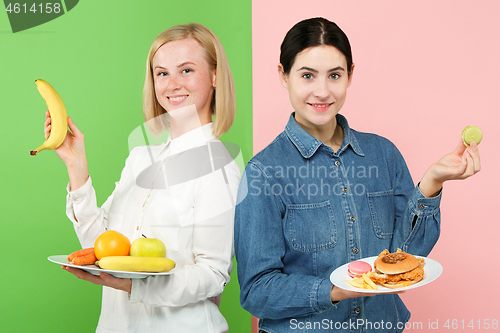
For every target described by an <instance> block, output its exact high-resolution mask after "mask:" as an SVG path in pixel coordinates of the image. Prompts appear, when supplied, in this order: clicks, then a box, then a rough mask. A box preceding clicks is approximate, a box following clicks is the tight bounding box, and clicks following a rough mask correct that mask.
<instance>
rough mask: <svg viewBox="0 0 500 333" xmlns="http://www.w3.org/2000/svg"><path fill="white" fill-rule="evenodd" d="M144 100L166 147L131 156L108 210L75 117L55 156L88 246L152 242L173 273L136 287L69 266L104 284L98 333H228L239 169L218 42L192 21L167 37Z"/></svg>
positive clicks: (159, 45)
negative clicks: (228, 138)
mask: <svg viewBox="0 0 500 333" xmlns="http://www.w3.org/2000/svg"><path fill="white" fill-rule="evenodd" d="M143 99H144V107H143V112H144V118H145V120H146V123H147V125H148V127H149V129H150V130H151V132H153V133H154V134H155V135H156V136H157V137H159V136H160V134H161V132H162V131H165V130H167V131H168V132H169V134H168V139H167V140H166V142H164V143H162V144H160V145H156V146H140V147H136V148H134V149H133V150H132V151H131V153H130V155H129V157H128V158H127V161H126V162H125V167H124V169H123V171H122V174H121V178H120V180H119V182H117V183H116V187H115V190H114V191H113V193H112V194H111V196H110V197H109V198H108V199H107V201H106V202H105V203H104V204H103V205H102V207H97V205H96V196H95V192H94V189H93V187H92V180H91V177H90V176H89V173H88V169H87V160H86V157H85V147H84V138H83V134H82V133H81V132H80V131H79V130H78V128H77V127H76V125H75V124H74V123H73V122H72V121H71V119H69V128H70V130H71V132H69V131H68V135H67V137H66V140H65V141H64V143H63V144H62V145H61V147H59V148H58V149H56V150H55V151H56V153H57V155H58V156H59V157H60V158H61V160H62V161H63V162H64V163H65V164H66V166H67V169H68V174H69V179H70V180H69V185H68V195H67V215H68V217H69V219H70V220H71V221H72V222H73V224H74V227H75V231H76V233H77V235H78V238H79V240H80V243H81V245H82V247H91V246H93V244H94V241H95V239H96V238H97V237H98V236H99V235H100V234H101V233H102V232H104V231H106V230H117V231H119V232H121V233H122V234H124V235H125V236H127V237H128V238H129V239H130V240H131V241H133V240H135V239H137V238H139V237H141V235H142V234H145V235H147V236H148V237H150V238H158V239H160V240H162V241H163V242H164V243H165V245H166V247H167V253H168V257H169V258H171V259H173V260H174V261H175V262H176V268H175V271H174V272H173V274H171V275H168V276H154V277H153V276H150V277H148V278H146V279H133V280H131V279H121V278H115V277H113V276H111V275H109V274H106V273H102V274H101V275H100V276H94V275H91V274H89V273H86V272H84V271H82V270H79V269H74V268H71V267H65V266H63V268H64V269H65V270H67V271H68V272H70V273H72V274H74V275H75V276H77V277H78V278H80V279H84V280H87V281H90V282H92V283H94V284H99V285H103V286H104V287H103V296H102V307H101V315H100V318H99V323H98V326H97V332H196V333H201V332H227V331H228V325H227V322H226V320H225V319H224V317H223V316H222V314H221V313H220V311H219V308H218V305H219V302H220V295H221V293H222V291H223V290H224V287H225V285H226V284H227V283H228V282H229V274H230V272H231V269H232V257H233V254H234V250H233V223H234V222H233V218H234V202H235V196H236V191H237V187H238V184H239V180H240V170H239V168H238V166H237V165H236V163H235V162H234V161H232V160H231V159H230V157H229V154H228V153H227V151H226V150H225V149H224V148H223V147H224V146H223V145H222V144H221V143H220V140H219V136H220V135H222V134H223V133H225V132H227V131H228V130H229V128H230V127H231V125H232V123H233V119H234V114H235V97H234V85H233V80H232V76H231V72H230V69H229V65H228V62H227V59H226V56H225V53H224V49H223V47H222V45H221V43H220V41H219V40H218V38H217V37H216V35H215V34H214V33H213V32H212V31H210V30H209V29H207V28H206V27H204V26H202V25H200V24H194V23H193V24H189V25H178V26H174V27H172V28H170V29H168V30H166V31H164V32H162V33H161V34H160V35H159V36H158V37H157V38H156V39H155V40H154V42H153V44H152V46H151V49H150V51H149V54H148V59H147V68H146V82H145V85H144V98H143ZM212 118H214V119H215V120H214V121H212ZM45 132H46V135H48V133H49V132H50V114H47V121H46V124H45ZM221 161H222V162H221Z"/></svg>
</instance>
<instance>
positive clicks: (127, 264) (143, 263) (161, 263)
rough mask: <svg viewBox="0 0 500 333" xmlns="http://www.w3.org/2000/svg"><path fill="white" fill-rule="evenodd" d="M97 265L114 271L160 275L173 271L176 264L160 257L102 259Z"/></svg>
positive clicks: (112, 257)
mask: <svg viewBox="0 0 500 333" xmlns="http://www.w3.org/2000/svg"><path fill="white" fill-rule="evenodd" d="M96 265H97V266H99V267H101V268H104V269H109V270H112V271H125V272H147V273H159V272H168V271H170V270H171V269H173V268H174V267H175V262H174V261H173V260H170V259H168V258H160V257H139V256H110V257H104V258H101V260H99V261H97V262H96Z"/></svg>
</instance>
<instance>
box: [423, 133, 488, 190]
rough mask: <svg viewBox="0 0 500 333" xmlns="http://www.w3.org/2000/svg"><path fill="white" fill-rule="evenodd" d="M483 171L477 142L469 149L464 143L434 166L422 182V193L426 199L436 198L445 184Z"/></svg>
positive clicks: (426, 173)
mask: <svg viewBox="0 0 500 333" xmlns="http://www.w3.org/2000/svg"><path fill="white" fill-rule="evenodd" d="M480 170H481V162H480V158H479V149H478V146H477V144H476V143H475V142H472V143H471V145H470V147H469V148H467V147H466V146H465V145H464V144H463V142H462V141H460V143H459V144H458V146H457V148H455V150H454V151H453V152H451V153H449V154H447V155H445V156H443V157H442V158H441V159H440V160H439V161H437V162H436V163H434V164H432V165H431V166H430V167H429V169H427V171H426V172H425V174H424V176H423V177H422V180H421V181H420V185H419V188H420V191H421V192H422V194H423V195H425V196H426V197H428V198H429V197H433V196H436V195H437V194H438V193H439V191H440V190H441V188H442V186H443V183H444V182H445V181H447V180H452V179H466V178H469V177H470V176H472V175H474V174H476V173H478V172H479V171H480Z"/></svg>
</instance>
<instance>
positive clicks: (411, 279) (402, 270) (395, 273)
mask: <svg viewBox="0 0 500 333" xmlns="http://www.w3.org/2000/svg"><path fill="white" fill-rule="evenodd" d="M373 268H374V269H375V271H374V272H373V273H372V274H371V275H370V278H371V279H372V281H373V282H375V283H378V284H380V285H382V286H384V287H387V288H403V287H407V286H409V285H412V284H415V283H417V282H419V281H421V280H422V279H423V278H424V259H422V258H416V257H415V256H414V255H411V254H409V253H406V252H403V251H401V249H398V250H397V252H394V253H390V252H389V251H388V250H387V249H386V250H384V251H382V252H381V253H380V254H379V255H378V258H377V259H375V262H374V263H373Z"/></svg>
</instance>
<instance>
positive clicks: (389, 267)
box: [373, 252, 420, 288]
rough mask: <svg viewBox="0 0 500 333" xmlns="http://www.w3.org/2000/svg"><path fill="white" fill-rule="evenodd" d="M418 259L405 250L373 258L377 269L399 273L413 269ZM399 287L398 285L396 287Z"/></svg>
mask: <svg viewBox="0 0 500 333" xmlns="http://www.w3.org/2000/svg"><path fill="white" fill-rule="evenodd" d="M419 264H420V261H419V260H418V259H417V258H416V257H415V256H413V255H411V254H409V253H406V252H395V253H385V254H382V253H381V254H380V255H379V257H378V258H377V259H376V260H375V262H374V264H373V265H374V266H375V268H376V269H377V271H379V272H381V273H384V274H401V273H405V272H408V271H411V270H413V269H415V268H416V267H417V266H418V265H419ZM398 288H399V287H398Z"/></svg>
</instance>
